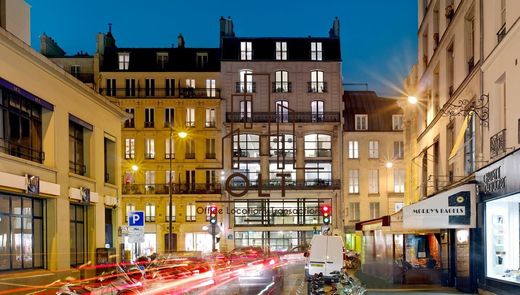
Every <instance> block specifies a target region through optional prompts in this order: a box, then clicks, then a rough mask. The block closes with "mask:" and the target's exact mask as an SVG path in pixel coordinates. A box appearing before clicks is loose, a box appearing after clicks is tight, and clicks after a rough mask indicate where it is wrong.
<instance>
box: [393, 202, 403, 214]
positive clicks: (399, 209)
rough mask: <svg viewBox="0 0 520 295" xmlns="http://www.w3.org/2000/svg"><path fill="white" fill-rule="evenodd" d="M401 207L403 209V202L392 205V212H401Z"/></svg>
mask: <svg viewBox="0 0 520 295" xmlns="http://www.w3.org/2000/svg"><path fill="white" fill-rule="evenodd" d="M403 207H404V203H403V202H398V203H394V212H399V211H401V209H403Z"/></svg>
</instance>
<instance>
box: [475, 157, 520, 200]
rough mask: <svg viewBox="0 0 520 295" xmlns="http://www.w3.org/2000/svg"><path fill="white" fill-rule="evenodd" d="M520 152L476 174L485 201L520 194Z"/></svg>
mask: <svg viewBox="0 0 520 295" xmlns="http://www.w3.org/2000/svg"><path fill="white" fill-rule="evenodd" d="M519 167H520V150H518V151H516V152H514V153H512V154H510V155H509V156H507V157H505V158H503V159H501V160H499V161H496V162H495V163H493V164H490V165H488V166H487V167H484V168H482V169H481V170H479V171H477V172H476V176H477V180H478V182H479V190H480V193H481V197H482V200H483V201H486V200H489V199H493V198H496V197H500V196H504V195H509V194H512V193H517V192H520V169H519Z"/></svg>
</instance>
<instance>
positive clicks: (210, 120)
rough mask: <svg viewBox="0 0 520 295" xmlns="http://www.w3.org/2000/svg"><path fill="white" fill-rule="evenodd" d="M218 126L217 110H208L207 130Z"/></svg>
mask: <svg viewBox="0 0 520 295" xmlns="http://www.w3.org/2000/svg"><path fill="white" fill-rule="evenodd" d="M215 126H216V118H215V109H206V128H213V127H215Z"/></svg>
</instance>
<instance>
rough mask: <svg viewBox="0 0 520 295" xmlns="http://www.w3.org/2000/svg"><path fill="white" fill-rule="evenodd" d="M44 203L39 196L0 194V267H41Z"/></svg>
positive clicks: (42, 260) (3, 268)
mask: <svg viewBox="0 0 520 295" xmlns="http://www.w3.org/2000/svg"><path fill="white" fill-rule="evenodd" d="M44 207H45V201H44V200H42V199H32V198H26V197H19V196H13V195H7V194H0V216H1V217H2V218H1V219H0V237H2V240H1V244H0V255H1V257H2V259H0V270H2V271H4V270H21V269H31V268H43V267H44V261H45V260H44V257H45V256H44V255H45V250H44V246H43V245H44V241H45V240H46V239H45V232H44V222H43V212H44ZM75 232H76V231H74V233H75ZM74 241H76V240H74ZM81 254H83V253H81Z"/></svg>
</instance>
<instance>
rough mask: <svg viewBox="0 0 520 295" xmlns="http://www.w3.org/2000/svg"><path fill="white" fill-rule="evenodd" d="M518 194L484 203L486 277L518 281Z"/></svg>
mask: <svg viewBox="0 0 520 295" xmlns="http://www.w3.org/2000/svg"><path fill="white" fill-rule="evenodd" d="M519 204H520V194H518V195H514V196H510V197H506V198H502V199H499V200H495V201H490V202H487V204H486V251H487V269H486V273H487V276H488V277H490V278H494V279H499V280H504V281H510V282H516V283H519V282H520V251H519V247H518V245H519V244H520V238H519V237H520V232H519V230H518V228H519V226H520V222H519V219H520V212H519V211H520V206H519Z"/></svg>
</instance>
